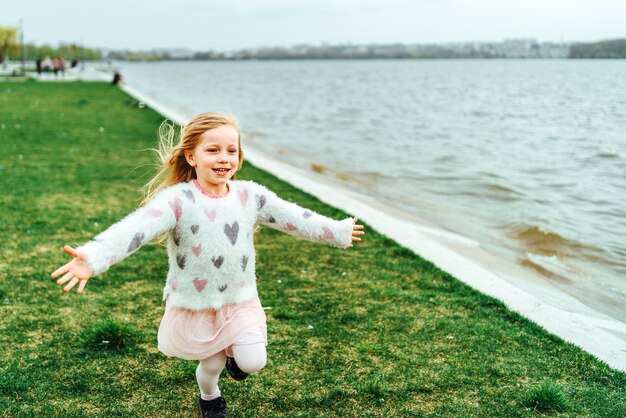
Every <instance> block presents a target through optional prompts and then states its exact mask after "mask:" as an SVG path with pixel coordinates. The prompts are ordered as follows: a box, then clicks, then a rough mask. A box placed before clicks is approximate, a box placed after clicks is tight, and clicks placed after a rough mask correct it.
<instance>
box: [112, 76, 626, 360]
mask: <svg viewBox="0 0 626 418" xmlns="http://www.w3.org/2000/svg"><path fill="white" fill-rule="evenodd" d="M120 88H121V89H122V90H123V91H124V92H126V93H127V94H129V95H130V96H132V97H135V98H136V99H137V100H140V101H142V102H144V103H146V104H148V106H150V107H151V108H152V109H154V110H155V111H156V112H158V113H160V114H161V115H163V116H164V117H166V118H168V119H170V120H172V121H174V122H176V123H179V124H184V123H185V122H186V119H185V117H184V116H182V115H181V114H179V113H178V112H176V111H174V110H172V109H169V108H167V107H166V106H164V105H162V104H160V103H158V102H156V101H154V100H152V99H151V98H149V97H147V96H144V95H143V94H142V93H141V92H139V91H137V90H135V89H133V88H132V87H130V86H128V85H121V86H120ZM246 159H247V160H249V161H250V162H251V163H252V164H253V165H255V166H257V167H259V168H261V169H263V170H266V171H268V172H270V173H271V174H273V175H275V176H276V177H278V178H280V179H281V180H283V181H285V182H287V183H289V184H291V185H293V186H295V187H297V188H299V189H301V190H303V191H305V192H307V193H309V194H311V195H313V196H315V197H317V198H318V199H320V200H321V201H323V202H324V203H327V204H329V205H332V206H334V207H337V208H339V209H342V210H344V211H346V212H348V213H350V214H352V215H355V216H358V217H359V218H360V219H363V221H365V222H366V223H368V224H369V225H370V226H371V227H373V228H374V229H376V230H377V231H378V232H380V233H381V234H384V235H386V236H387V237H389V238H391V239H393V240H394V241H396V242H398V243H399V244H401V245H403V246H404V247H406V248H409V249H410V250H412V251H413V252H414V253H415V254H417V255H419V256H420V257H423V258H425V259H426V260H428V261H430V262H432V263H433V264H435V265H436V266H437V267H439V268H440V269H442V270H444V271H446V272H447V273H449V274H451V275H452V276H454V277H455V278H456V279H458V280H460V281H462V282H463V283H465V284H467V285H469V286H470V287H472V288H473V289H475V290H477V291H479V292H481V293H483V294H485V295H488V296H491V297H494V298H496V299H498V300H499V301H501V302H503V303H504V304H505V305H506V306H507V308H508V309H511V310H512V311H515V312H517V313H519V314H521V315H522V316H524V317H526V318H527V319H530V320H531V321H533V322H535V323H537V324H538V325H540V326H542V327H543V328H545V329H546V330H547V331H548V332H550V333H552V334H555V335H557V336H558V337H560V338H562V339H563V340H565V341H568V342H570V343H573V344H575V345H576V346H578V347H580V348H582V349H583V350H585V351H587V352H588V353H590V354H592V355H594V356H596V357H598V358H599V359H600V360H602V361H604V362H606V363H607V364H608V365H609V366H611V367H613V368H615V369H617V370H620V371H626V324H624V323H623V322H621V321H619V320H617V319H615V318H611V317H609V316H607V315H605V314H603V313H600V312H598V311H596V310H594V309H592V308H590V307H588V306H586V305H584V304H582V303H581V302H579V301H578V300H577V299H575V298H574V297H572V296H569V295H568V294H566V293H564V292H563V291H561V290H559V289H557V288H556V287H552V286H548V285H546V284H545V283H539V282H538V281H537V280H533V279H532V277H531V275H529V274H528V273H525V274H524V273H523V270H522V269H521V268H520V267H519V266H515V265H514V264H513V263H510V262H508V261H506V260H504V259H502V258H499V257H497V256H496V255H494V254H491V253H489V252H487V251H486V250H484V249H483V248H481V246H480V244H479V243H478V242H475V241H473V240H470V239H468V238H465V237H462V236H460V235H457V234H454V233H451V232H448V231H445V230H443V229H441V228H438V227H437V226H436V225H432V224H429V223H428V222H425V221H423V220H420V219H417V218H416V217H415V216H408V214H406V213H404V212H402V211H401V210H400V209H397V208H391V207H389V206H387V205H385V204H384V203H382V202H380V201H377V200H376V199H374V198H372V197H369V196H366V195H361V194H357V193H355V192H353V191H351V190H349V189H347V188H345V187H342V186H341V185H338V184H336V183H333V182H332V181H330V180H329V179H327V178H323V177H322V176H320V175H316V174H315V173H312V172H309V171H305V170H302V169H300V168H297V167H293V166H289V165H287V164H284V163H282V162H279V161H277V160H274V159H272V158H271V157H268V156H267V155H264V154H263V152H262V151H260V150H259V149H257V148H255V147H254V146H251V145H247V146H246ZM337 190H341V191H342V193H341V194H338V193H337ZM504 277H506V279H505V278H504ZM507 279H508V280H507ZM513 283H515V284H513Z"/></svg>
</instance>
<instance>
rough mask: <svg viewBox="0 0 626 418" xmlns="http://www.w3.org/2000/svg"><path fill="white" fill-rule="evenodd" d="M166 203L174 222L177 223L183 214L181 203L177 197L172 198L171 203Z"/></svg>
mask: <svg viewBox="0 0 626 418" xmlns="http://www.w3.org/2000/svg"><path fill="white" fill-rule="evenodd" d="M168 203H169V205H170V208H172V212H174V217H175V218H176V222H178V220H179V219H180V217H181V215H182V214H183V203H182V202H181V200H180V198H179V197H178V196H176V197H175V198H174V201H173V202H168Z"/></svg>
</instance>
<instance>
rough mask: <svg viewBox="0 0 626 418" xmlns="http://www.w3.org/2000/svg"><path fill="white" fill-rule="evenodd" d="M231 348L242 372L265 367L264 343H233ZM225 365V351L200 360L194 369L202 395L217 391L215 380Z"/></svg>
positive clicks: (256, 370) (250, 371) (254, 370)
mask: <svg viewBox="0 0 626 418" xmlns="http://www.w3.org/2000/svg"><path fill="white" fill-rule="evenodd" d="M231 348H232V351H233V357H234V358H235V361H236V362H237V366H239V368H240V369H241V370H243V371H244V372H246V373H256V372H258V371H259V370H261V369H262V368H263V367H265V363H266V361H267V353H266V351H265V343H256V344H245V345H233V346H232V347H231ZM225 365H226V353H225V351H220V352H219V353H217V354H214V355H212V356H211V357H209V358H205V359H204V360H200V363H199V364H198V368H197V369H196V379H198V386H200V392H201V393H202V394H203V395H205V396H211V395H213V394H215V393H216V392H217V382H218V380H219V378H220V373H221V372H222V370H223V369H224V366H225Z"/></svg>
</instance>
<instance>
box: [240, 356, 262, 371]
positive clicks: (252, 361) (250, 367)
mask: <svg viewBox="0 0 626 418" xmlns="http://www.w3.org/2000/svg"><path fill="white" fill-rule="evenodd" d="M235 361H236V362H237V366H239V368H240V369H241V370H243V371H244V372H246V373H256V372H258V371H260V370H261V369H263V367H265V363H267V359H266V357H265V356H263V357H258V358H250V357H248V358H245V357H244V358H235Z"/></svg>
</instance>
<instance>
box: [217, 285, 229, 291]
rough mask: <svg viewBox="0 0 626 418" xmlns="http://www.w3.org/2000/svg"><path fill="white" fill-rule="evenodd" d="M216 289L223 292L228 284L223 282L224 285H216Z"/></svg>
mask: <svg viewBox="0 0 626 418" xmlns="http://www.w3.org/2000/svg"><path fill="white" fill-rule="evenodd" d="M217 289H218V290H219V291H220V292H223V291H224V290H226V289H228V285H227V284H225V285H223V286H220V287H218V288H217Z"/></svg>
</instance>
